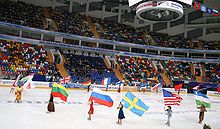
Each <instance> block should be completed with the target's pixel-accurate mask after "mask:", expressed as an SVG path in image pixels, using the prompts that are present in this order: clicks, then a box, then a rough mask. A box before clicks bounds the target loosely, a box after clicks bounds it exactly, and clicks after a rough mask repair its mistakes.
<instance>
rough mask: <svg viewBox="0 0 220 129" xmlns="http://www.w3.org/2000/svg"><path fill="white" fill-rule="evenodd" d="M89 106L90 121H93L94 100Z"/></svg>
mask: <svg viewBox="0 0 220 129" xmlns="http://www.w3.org/2000/svg"><path fill="white" fill-rule="evenodd" d="M89 105H90V108H89V112H88V114H89V118H88V120H91V115H92V114H93V112H94V108H93V100H91V101H89Z"/></svg>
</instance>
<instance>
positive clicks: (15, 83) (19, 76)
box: [12, 74, 21, 87]
mask: <svg viewBox="0 0 220 129" xmlns="http://www.w3.org/2000/svg"><path fill="white" fill-rule="evenodd" d="M20 79H21V74H19V75H18V76H17V77H16V79H15V81H14V83H13V84H12V86H13V87H15V86H17V85H18V84H19V80H20Z"/></svg>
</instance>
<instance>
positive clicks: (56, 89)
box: [51, 82, 68, 102]
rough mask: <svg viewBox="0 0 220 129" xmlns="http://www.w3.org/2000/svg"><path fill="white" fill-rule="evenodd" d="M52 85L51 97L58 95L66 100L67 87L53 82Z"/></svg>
mask: <svg viewBox="0 0 220 129" xmlns="http://www.w3.org/2000/svg"><path fill="white" fill-rule="evenodd" d="M52 86H53V87H52V90H51V94H52V95H53V97H59V98H60V99H61V100H63V101H65V102H66V101H67V97H68V92H67V89H66V88H65V87H64V86H63V85H61V84H58V83H55V82H54V83H53V84H52Z"/></svg>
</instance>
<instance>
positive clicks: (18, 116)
mask: <svg viewBox="0 0 220 129" xmlns="http://www.w3.org/2000/svg"><path fill="white" fill-rule="evenodd" d="M9 90H10V89H9V88H2V87H0V129H116V128H117V129H202V124H198V123H197V122H198V114H199V113H198V109H197V108H196V107H195V103H194V97H193V95H192V94H188V95H182V97H183V99H184V100H183V102H182V105H181V106H180V107H173V117H172V119H171V126H170V127H167V126H166V125H165V123H166V118H167V116H166V115H165V114H164V106H163V101H162V95H161V94H158V95H156V94H153V93H152V94H150V93H145V94H143V93H134V94H135V95H137V96H138V97H139V98H141V99H142V100H143V101H144V103H145V104H146V105H148V106H150V108H149V110H148V111H147V112H146V113H145V114H144V115H143V116H142V117H139V116H137V115H135V114H133V113H132V112H130V111H129V110H127V109H124V113H125V117H126V118H125V119H123V124H122V125H117V124H116V123H115V122H116V121H117V115H118V110H117V109H116V108H117V106H118V103H119V101H120V100H121V99H122V98H123V95H124V94H125V93H121V94H119V93H115V92H109V94H110V95H111V96H112V98H113V99H114V106H113V107H111V108H109V107H105V106H100V105H97V104H95V105H94V115H92V120H91V121H88V120H87V117H88V114H87V112H88V110H89V105H88V103H87V101H88V98H89V95H90V93H87V92H86V91H83V90H70V91H69V97H68V102H69V103H61V102H62V101H60V100H59V99H58V98H55V99H54V101H55V110H56V112H55V113H46V111H47V103H46V102H48V100H49V95H50V90H47V89H32V90H31V91H25V92H23V96H22V103H13V101H14V99H15V96H14V94H9V93H8V92H9ZM211 102H212V108H211V109H208V112H206V113H205V120H204V122H203V123H207V124H209V125H210V126H211V127H212V129H220V98H211Z"/></svg>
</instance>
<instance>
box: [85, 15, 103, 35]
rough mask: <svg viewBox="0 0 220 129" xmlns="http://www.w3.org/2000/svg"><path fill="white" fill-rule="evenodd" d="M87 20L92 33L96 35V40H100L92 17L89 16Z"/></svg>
mask: <svg viewBox="0 0 220 129" xmlns="http://www.w3.org/2000/svg"><path fill="white" fill-rule="evenodd" d="M86 20H87V22H88V24H89V27H90V29H91V31H92V33H93V34H94V36H95V37H96V38H99V37H100V36H99V34H98V32H97V31H96V27H95V25H94V24H93V22H92V19H91V17H89V16H87V17H86Z"/></svg>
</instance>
